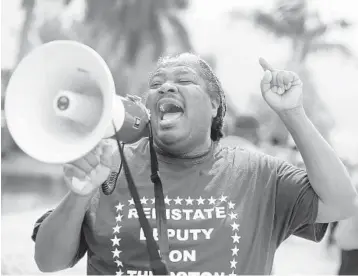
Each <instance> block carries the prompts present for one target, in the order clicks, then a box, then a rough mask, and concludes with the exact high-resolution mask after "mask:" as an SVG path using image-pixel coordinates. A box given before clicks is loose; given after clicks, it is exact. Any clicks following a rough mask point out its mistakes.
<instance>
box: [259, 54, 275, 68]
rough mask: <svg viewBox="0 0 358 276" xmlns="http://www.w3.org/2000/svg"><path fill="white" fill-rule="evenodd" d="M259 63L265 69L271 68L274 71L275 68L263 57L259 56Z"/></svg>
mask: <svg viewBox="0 0 358 276" xmlns="http://www.w3.org/2000/svg"><path fill="white" fill-rule="evenodd" d="M259 63H260V65H261V67H262V69H263V70H264V71H266V70H269V71H271V72H273V71H274V70H275V69H274V68H273V67H272V66H271V65H270V64H269V63H268V62H267V61H266V60H265V59H264V58H262V57H260V58H259Z"/></svg>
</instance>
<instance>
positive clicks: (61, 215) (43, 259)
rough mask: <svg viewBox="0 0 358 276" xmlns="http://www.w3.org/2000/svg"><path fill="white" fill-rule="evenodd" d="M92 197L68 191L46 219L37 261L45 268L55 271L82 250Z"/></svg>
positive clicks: (40, 234) (36, 245)
mask: <svg viewBox="0 0 358 276" xmlns="http://www.w3.org/2000/svg"><path fill="white" fill-rule="evenodd" d="M91 197H92V196H91V195H89V196H78V195H76V194H74V193H72V192H70V193H68V194H67V195H66V197H65V198H64V199H63V200H62V202H61V203H60V204H59V206H58V207H57V208H56V209H55V210H54V211H53V212H52V213H51V214H50V215H49V216H48V217H47V218H46V219H45V220H44V221H43V222H42V224H41V226H40V228H39V230H38V232H37V236H36V243H35V261H36V264H37V266H38V268H39V269H40V270H41V271H43V272H55V271H59V270H62V269H66V268H68V267H69V266H70V264H71V263H72V261H73V260H74V258H75V256H76V253H77V251H78V247H79V244H80V235H81V227H82V223H83V219H84V216H85V213H86V210H87V207H88V204H89V202H90V200H91Z"/></svg>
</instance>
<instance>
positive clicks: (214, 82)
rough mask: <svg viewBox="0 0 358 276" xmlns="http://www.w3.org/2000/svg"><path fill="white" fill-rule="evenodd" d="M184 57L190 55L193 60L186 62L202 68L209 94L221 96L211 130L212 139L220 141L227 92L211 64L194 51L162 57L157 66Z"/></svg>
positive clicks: (201, 71) (222, 134)
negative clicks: (193, 52)
mask: <svg viewBox="0 0 358 276" xmlns="http://www.w3.org/2000/svg"><path fill="white" fill-rule="evenodd" d="M183 57H189V58H190V60H191V61H190V62H185V63H186V64H188V65H193V64H194V65H198V67H199V69H200V72H199V73H200V74H201V76H202V77H203V79H204V80H205V81H206V84H207V88H208V92H209V95H210V96H211V97H218V98H219V107H218V110H217V114H216V116H215V117H214V118H213V120H212V123H211V132H210V138H211V140H213V141H214V142H216V141H219V140H220V139H221V138H222V137H223V136H224V133H223V128H224V117H225V113H226V99H225V93H224V90H223V88H222V85H221V83H220V81H219V79H218V77H217V76H216V75H215V73H214V71H213V69H212V68H211V67H210V65H209V64H208V63H207V62H206V61H205V60H204V59H202V58H200V57H199V56H198V55H195V54H192V53H183V54H179V55H174V56H165V57H162V58H160V59H159V61H158V63H157V68H159V67H165V66H168V65H171V64H173V63H176V62H177V61H178V60H179V59H180V58H183Z"/></svg>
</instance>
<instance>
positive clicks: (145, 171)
mask: <svg viewBox="0 0 358 276" xmlns="http://www.w3.org/2000/svg"><path fill="white" fill-rule="evenodd" d="M125 155H126V157H127V161H128V164H129V167H130V169H131V172H132V174H133V178H134V182H135V184H136V187H137V189H138V192H139V195H140V198H141V203H142V205H143V208H144V212H145V214H146V216H147V218H148V220H149V222H150V224H151V226H152V227H153V230H154V231H153V234H154V236H155V237H157V230H156V222H155V209H154V190H153V184H152V182H151V180H150V174H151V173H150V158H149V156H150V155H149V144H148V140H147V139H142V140H141V141H140V142H138V143H136V144H133V145H127V146H126V147H125ZM158 159H159V171H160V176H161V180H162V183H163V187H164V194H165V196H166V208H167V219H168V222H167V225H168V236H169V245H170V253H169V260H170V262H169V264H168V266H169V270H170V271H171V275H203V276H209V275H240V274H270V272H271V269H272V264H273V259H274V254H275V251H276V249H277V248H278V246H279V245H280V243H282V242H283V241H284V240H285V239H286V238H288V237H289V236H290V235H297V236H300V237H303V238H305V239H309V240H312V241H316V242H318V241H320V240H321V239H322V238H323V236H324V234H325V232H326V229H327V224H317V223H315V220H316V217H317V210H318V197H317V195H316V193H315V192H314V190H313V189H312V187H311V185H310V183H309V180H308V176H307V174H306V172H305V171H304V170H302V169H299V168H296V167H294V166H292V165H290V164H288V163H286V162H284V161H280V160H278V159H276V158H273V157H271V156H267V155H264V154H261V153H258V152H250V151H247V150H244V149H242V148H239V147H236V148H230V147H222V146H220V144H213V147H212V149H211V151H210V152H209V153H208V154H206V155H205V156H201V157H197V158H192V159H175V158H170V157H165V156H163V155H161V154H158ZM48 214H50V212H48V213H47V214H45V215H44V216H43V217H42V218H41V219H39V221H38V222H37V223H36V225H35V229H34V235H33V239H35V237H36V233H37V230H38V227H39V226H40V224H41V222H42V221H43V219H44V218H45V217H46V216H47V215H48ZM86 252H87V257H88V267H87V273H88V274H89V275H93V274H97V275H98V274H107V275H108V274H120V275H121V274H123V275H151V272H150V266H149V259H148V253H147V249H146V241H145V237H144V234H143V231H142V230H141V227H140V224H139V221H138V216H137V212H136V209H135V207H134V202H133V199H132V198H131V196H130V193H129V190H128V188H127V182H126V179H125V176H124V173H123V172H121V174H120V176H119V179H118V184H117V187H116V189H115V191H114V192H113V193H112V194H111V195H109V196H106V195H104V194H103V193H102V191H99V192H98V194H97V195H96V196H95V197H94V198H93V200H92V203H91V205H90V207H89V210H88V211H87V214H86V217H85V220H84V222H83V227H82V237H81V243H80V247H79V250H78V254H77V257H76V258H75V259H74V260H73V265H75V264H76V263H77V262H78V260H79V259H80V258H82V257H83V256H84V254H85V253H86Z"/></svg>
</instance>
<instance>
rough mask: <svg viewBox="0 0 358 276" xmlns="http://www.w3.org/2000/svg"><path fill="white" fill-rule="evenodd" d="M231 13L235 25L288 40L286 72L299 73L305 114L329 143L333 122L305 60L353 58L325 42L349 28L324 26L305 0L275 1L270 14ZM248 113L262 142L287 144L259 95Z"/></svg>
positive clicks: (335, 23) (253, 98) (337, 23)
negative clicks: (332, 55)
mask: <svg viewBox="0 0 358 276" xmlns="http://www.w3.org/2000/svg"><path fill="white" fill-rule="evenodd" d="M230 13H231V18H232V19H233V20H234V21H238V20H246V21H249V22H252V23H253V24H254V25H255V26H258V27H259V28H261V29H263V30H265V31H268V32H269V33H271V34H273V35H275V36H276V37H278V38H283V39H288V40H289V42H290V45H291V57H290V59H289V60H288V61H287V64H286V66H285V67H286V68H285V69H286V70H291V71H294V72H296V73H298V75H299V76H300V78H301V79H302V81H303V84H304V107H305V110H306V113H307V115H308V117H309V118H310V119H311V120H312V122H313V123H314V125H315V126H316V127H317V128H318V130H319V131H320V132H321V134H322V135H323V136H324V137H325V138H326V139H329V134H330V132H331V130H332V129H333V127H334V120H333V117H332V115H331V114H330V112H329V111H328V109H327V107H326V105H325V103H324V102H323V100H322V99H321V97H320V96H319V93H318V91H317V89H316V87H315V84H314V81H313V80H312V78H311V75H310V71H309V69H308V66H307V60H308V58H309V57H310V56H311V55H312V54H316V53H319V52H322V51H338V52H339V53H341V54H342V55H343V56H344V57H348V58H353V54H352V52H351V51H350V49H349V48H348V47H347V46H346V45H344V44H343V43H339V42H331V41H328V40H327V39H326V35H327V34H328V33H329V32H330V31H333V30H344V29H347V28H349V27H350V24H349V23H348V22H347V21H345V20H344V19H340V20H335V21H333V22H323V21H322V20H321V18H320V16H319V14H318V13H312V12H310V11H309V10H308V6H307V1H306V0H278V1H276V4H275V6H274V8H273V10H272V11H269V12H266V11H262V10H255V11H254V12H252V13H245V12H243V11H241V10H234V11H232V12H230ZM250 110H252V111H253V112H254V113H255V114H257V119H258V120H259V122H260V124H261V134H262V135H261V138H262V139H263V140H266V141H270V142H271V143H272V144H279V145H286V144H287V143H288V141H289V140H288V131H287V130H286V128H285V127H284V125H283V123H282V121H281V120H280V119H279V118H278V116H277V115H276V114H275V113H274V112H273V111H272V110H271V109H270V108H268V106H267V104H266V103H264V101H263V99H262V97H261V96H260V95H256V94H252V96H251V98H250Z"/></svg>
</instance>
